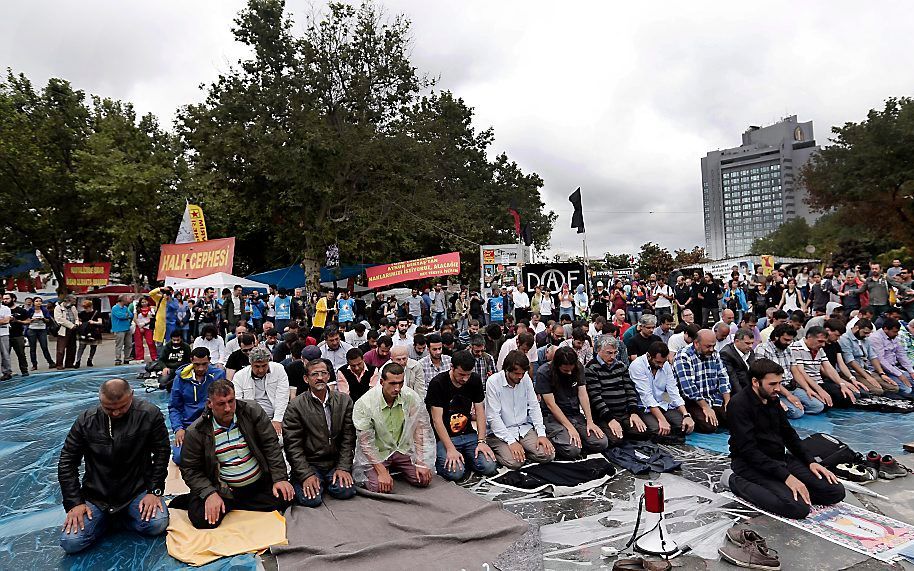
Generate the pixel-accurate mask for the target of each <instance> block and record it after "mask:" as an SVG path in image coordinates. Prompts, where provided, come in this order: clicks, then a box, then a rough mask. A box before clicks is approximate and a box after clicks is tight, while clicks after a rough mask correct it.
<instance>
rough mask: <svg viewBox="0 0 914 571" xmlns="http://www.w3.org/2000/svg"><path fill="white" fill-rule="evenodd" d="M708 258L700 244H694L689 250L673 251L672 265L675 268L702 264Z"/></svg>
mask: <svg viewBox="0 0 914 571" xmlns="http://www.w3.org/2000/svg"><path fill="white" fill-rule="evenodd" d="M709 260H710V258H708V255H707V254H706V253H705V249H704V248H702V247H701V246H695V247H694V248H692V249H691V250H685V249H683V250H674V251H673V265H674V267H677V268H680V267H685V266H694V265H698V264H703V263H705V262H707V261H709Z"/></svg>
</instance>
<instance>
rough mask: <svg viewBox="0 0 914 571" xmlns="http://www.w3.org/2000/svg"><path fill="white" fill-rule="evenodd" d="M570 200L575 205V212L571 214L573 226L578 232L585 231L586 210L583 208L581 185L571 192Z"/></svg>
mask: <svg viewBox="0 0 914 571" xmlns="http://www.w3.org/2000/svg"><path fill="white" fill-rule="evenodd" d="M568 201H569V202H571V204H572V206H574V213H573V214H572V215H571V227H572V228H577V229H578V234H583V233H584V210H583V209H582V208H581V187H580V186H579V187H578V189H577V190H575V191H574V192H572V193H571V196H569V197H568Z"/></svg>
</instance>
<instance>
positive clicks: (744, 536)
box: [727, 524, 768, 547]
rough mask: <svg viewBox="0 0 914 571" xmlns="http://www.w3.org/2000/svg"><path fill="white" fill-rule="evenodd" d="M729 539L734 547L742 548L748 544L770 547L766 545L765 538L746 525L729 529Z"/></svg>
mask: <svg viewBox="0 0 914 571" xmlns="http://www.w3.org/2000/svg"><path fill="white" fill-rule="evenodd" d="M727 539H728V540H730V542H731V543H733V545H740V546H742V545H744V544H746V543H759V544H761V545H764V546H765V547H768V544H767V543H765V538H764V537H762V536H761V535H759V534H758V533H757V532H756V531H755V530H754V529H751V528H750V527H749V526H747V525H745V524H738V525H734V526H733V527H731V528H730V529H728V530H727Z"/></svg>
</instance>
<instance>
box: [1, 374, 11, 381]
mask: <svg viewBox="0 0 914 571" xmlns="http://www.w3.org/2000/svg"><path fill="white" fill-rule="evenodd" d="M12 378H13V374H12V373H7V374H5V375H3V376H2V377H0V381H8V380H10V379H12Z"/></svg>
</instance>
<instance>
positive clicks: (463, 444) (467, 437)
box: [435, 432, 498, 482]
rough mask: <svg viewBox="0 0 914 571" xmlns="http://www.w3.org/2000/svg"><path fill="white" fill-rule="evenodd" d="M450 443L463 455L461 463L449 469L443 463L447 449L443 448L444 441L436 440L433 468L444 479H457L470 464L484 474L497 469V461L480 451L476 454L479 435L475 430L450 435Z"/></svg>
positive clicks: (489, 474)
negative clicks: (436, 448)
mask: <svg viewBox="0 0 914 571" xmlns="http://www.w3.org/2000/svg"><path fill="white" fill-rule="evenodd" d="M451 443H452V444H453V445H454V448H456V449H457V451H458V452H460V454H461V455H462V456H463V464H461V465H459V466H457V468H456V469H455V470H449V469H448V468H447V467H446V466H445V463H446V461H447V451H446V450H445V449H444V443H443V442H438V458H437V460H436V461H435V470H436V471H437V472H438V474H439V475H440V476H441V477H442V478H444V479H445V480H451V481H452V482H453V481H455V480H459V479H460V478H462V477H463V475H464V474H465V473H466V470H467V466H472V467H473V469H474V470H476V471H477V472H479V473H480V474H482V475H484V476H491V475H493V474H495V472H497V471H498V462H496V461H495V460H489V459H488V458H486V457H485V456H484V455H483V454H482V453H480V454H479V455H478V456H477V455H476V446H477V445H478V444H479V435H478V434H477V433H475V432H471V433H469V434H461V435H460V436H452V437H451Z"/></svg>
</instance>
